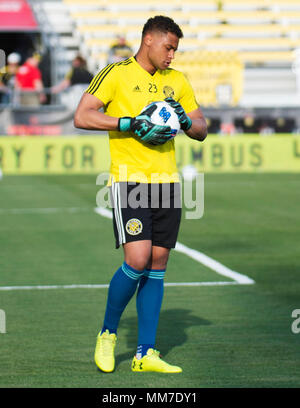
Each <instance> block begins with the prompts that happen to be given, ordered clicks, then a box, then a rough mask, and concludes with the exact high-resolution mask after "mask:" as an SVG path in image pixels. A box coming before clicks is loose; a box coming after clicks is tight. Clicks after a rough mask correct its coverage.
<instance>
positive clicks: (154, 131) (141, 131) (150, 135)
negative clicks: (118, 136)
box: [119, 105, 173, 145]
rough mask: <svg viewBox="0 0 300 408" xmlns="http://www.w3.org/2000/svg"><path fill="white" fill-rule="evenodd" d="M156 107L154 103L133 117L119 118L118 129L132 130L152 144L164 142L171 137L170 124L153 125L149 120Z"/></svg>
mask: <svg viewBox="0 0 300 408" xmlns="http://www.w3.org/2000/svg"><path fill="white" fill-rule="evenodd" d="M155 109H157V106H156V105H152V106H149V108H147V109H145V110H144V111H142V112H141V113H140V114H139V115H138V116H136V117H135V118H128V117H124V118H120V119H119V130H120V131H121V132H126V131H132V132H133V133H134V134H135V135H137V136H138V137H139V138H140V139H141V140H143V142H147V143H149V144H152V145H158V144H164V143H166V142H167V141H168V140H170V139H172V138H173V135H172V133H171V132H172V131H171V128H170V126H160V125H155V124H154V123H152V122H151V119H150V118H151V115H152V113H153V112H154V111H155Z"/></svg>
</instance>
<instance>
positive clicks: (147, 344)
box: [136, 246, 170, 358]
mask: <svg viewBox="0 0 300 408" xmlns="http://www.w3.org/2000/svg"><path fill="white" fill-rule="evenodd" d="M169 252H170V250H169V249H168V248H163V247H158V246H153V247H152V254H151V259H150V260H149V262H148V264H147V267H146V269H145V271H144V275H143V276H142V278H141V280H140V283H139V288H138V292H137V298H136V307H137V313H138V348H137V356H138V358H141V357H143V356H144V355H146V354H147V351H148V349H149V348H154V345H155V338H156V331H157V325H158V320H159V314H160V309H161V304H162V300H163V294H164V275H165V271H166V266H167V262H168V257H169Z"/></svg>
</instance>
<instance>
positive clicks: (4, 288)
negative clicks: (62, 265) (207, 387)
mask: <svg viewBox="0 0 300 408" xmlns="http://www.w3.org/2000/svg"><path fill="white" fill-rule="evenodd" d="M224 285H239V283H237V282H221V281H219V282H217V281H216V282H166V283H164V286H165V287H174V286H177V287H183V286H224ZM108 286H109V285H108V284H103V285H102V284H78V285H76V284H74V285H32V286H28V285H27V286H0V291H7V292H10V291H12V290H51V289H107V288H108Z"/></svg>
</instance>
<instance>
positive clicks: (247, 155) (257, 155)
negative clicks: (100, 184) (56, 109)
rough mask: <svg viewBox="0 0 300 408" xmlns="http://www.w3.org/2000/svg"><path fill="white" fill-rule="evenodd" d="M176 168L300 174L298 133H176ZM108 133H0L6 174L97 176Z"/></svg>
mask: <svg viewBox="0 0 300 408" xmlns="http://www.w3.org/2000/svg"><path fill="white" fill-rule="evenodd" d="M175 146H176V159H177V164H178V169H179V170H182V169H183V168H184V167H185V166H191V165H192V166H193V167H194V169H195V170H196V171H198V172H206V173H222V172H230V173H239V172H300V137H299V136H290V135H289V136H288V135H286V136H285V135H281V136H280V135H277V136H268V137H262V136H258V135H253V136H245V135H244V136H234V137H220V136H212V135H209V136H208V137H207V139H206V140H205V142H204V143H199V142H197V141H195V140H192V139H189V138H188V137H186V136H184V135H178V136H177V137H176V139H175ZM109 164H110V157H109V143H108V136H70V137H66V136H64V137H62V136H60V137H57V136H43V137H39V136H29V137H14V136H3V137H0V168H2V171H3V173H4V174H76V173H78V174H80V173H82V174H95V173H100V172H107V171H108V170H109Z"/></svg>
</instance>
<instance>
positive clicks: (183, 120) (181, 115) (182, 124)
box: [165, 97, 192, 130]
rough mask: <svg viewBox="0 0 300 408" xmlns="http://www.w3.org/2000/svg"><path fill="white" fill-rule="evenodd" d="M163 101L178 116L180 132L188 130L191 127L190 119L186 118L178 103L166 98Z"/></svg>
mask: <svg viewBox="0 0 300 408" xmlns="http://www.w3.org/2000/svg"><path fill="white" fill-rule="evenodd" d="M165 101H166V102H167V103H168V104H169V105H171V106H172V108H174V109H175V113H176V114H177V116H178V120H179V123H180V127H181V129H182V130H189V128H190V127H191V126H192V119H191V118H189V117H188V115H187V114H186V113H185V110H184V109H183V107H182V106H181V105H180V103H179V102H176V101H175V100H174V99H173V98H170V97H169V98H166V99H165Z"/></svg>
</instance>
